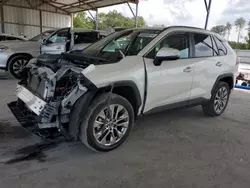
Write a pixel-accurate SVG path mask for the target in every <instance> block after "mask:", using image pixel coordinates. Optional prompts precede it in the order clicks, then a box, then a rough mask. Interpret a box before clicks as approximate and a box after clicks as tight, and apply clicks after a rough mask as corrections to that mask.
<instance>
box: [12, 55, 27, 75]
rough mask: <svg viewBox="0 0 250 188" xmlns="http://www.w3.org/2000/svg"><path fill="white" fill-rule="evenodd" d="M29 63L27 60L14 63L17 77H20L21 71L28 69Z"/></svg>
mask: <svg viewBox="0 0 250 188" xmlns="http://www.w3.org/2000/svg"><path fill="white" fill-rule="evenodd" d="M27 64H28V61H27V60H25V59H19V60H17V61H16V62H15V63H13V71H14V73H15V74H16V75H19V74H20V73H21V71H22V70H23V69H24V68H25V67H26V65H27Z"/></svg>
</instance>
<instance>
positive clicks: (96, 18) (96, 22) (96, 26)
mask: <svg viewBox="0 0 250 188" xmlns="http://www.w3.org/2000/svg"><path fill="white" fill-rule="evenodd" d="M98 27H99V26H98V9H96V15H95V29H96V30H98Z"/></svg>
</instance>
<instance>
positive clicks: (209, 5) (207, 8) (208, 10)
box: [204, 0, 212, 29]
mask: <svg viewBox="0 0 250 188" xmlns="http://www.w3.org/2000/svg"><path fill="white" fill-rule="evenodd" d="M204 3H205V7H206V10H207V16H206V22H205V29H207V24H208V20H209V14H210V9H211V4H212V0H209V3H208V4H207V0H204Z"/></svg>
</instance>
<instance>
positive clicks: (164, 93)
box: [144, 33, 194, 112]
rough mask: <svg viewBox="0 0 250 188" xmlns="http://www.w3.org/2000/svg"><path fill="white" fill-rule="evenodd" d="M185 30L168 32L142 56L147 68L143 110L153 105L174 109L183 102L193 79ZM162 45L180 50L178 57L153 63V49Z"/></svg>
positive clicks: (185, 103)
mask: <svg viewBox="0 0 250 188" xmlns="http://www.w3.org/2000/svg"><path fill="white" fill-rule="evenodd" d="M189 38H190V37H189V34H188V33H175V34H170V35H168V36H167V37H166V38H164V39H163V40H162V41H161V42H159V43H158V44H157V45H156V46H155V47H154V48H153V49H152V50H151V51H150V52H149V53H148V54H147V55H146V57H145V65H146V71H147V81H148V84H147V88H148V89H147V101H146V105H145V108H144V112H147V111H149V110H153V109H154V110H156V107H157V108H158V107H162V108H174V107H178V106H179V105H180V106H181V105H187V104H188V102H189V101H188V100H189V98H190V91H191V86H192V81H193V72H194V64H193V61H192V59H191V58H189V57H190V53H191V48H190V41H189ZM162 47H168V48H174V49H177V50H179V51H180V59H177V60H164V61H162V63H161V65H159V66H156V65H154V63H153V62H154V60H155V57H156V54H157V52H158V51H159V50H160V49H161V48H162Z"/></svg>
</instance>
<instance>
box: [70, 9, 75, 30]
mask: <svg viewBox="0 0 250 188" xmlns="http://www.w3.org/2000/svg"><path fill="white" fill-rule="evenodd" d="M70 17H71V24H70V27H71V28H73V27H74V13H71V15H70Z"/></svg>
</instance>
